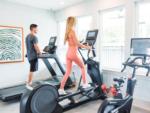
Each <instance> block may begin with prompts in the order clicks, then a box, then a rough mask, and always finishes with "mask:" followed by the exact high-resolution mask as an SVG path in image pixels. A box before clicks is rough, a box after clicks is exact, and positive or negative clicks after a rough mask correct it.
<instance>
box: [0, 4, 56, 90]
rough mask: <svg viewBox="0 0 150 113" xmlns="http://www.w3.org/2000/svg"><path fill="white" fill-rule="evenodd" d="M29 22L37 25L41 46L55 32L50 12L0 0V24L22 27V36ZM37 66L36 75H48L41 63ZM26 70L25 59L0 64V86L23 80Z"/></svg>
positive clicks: (26, 30)
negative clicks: (19, 61)
mask: <svg viewBox="0 0 150 113" xmlns="http://www.w3.org/2000/svg"><path fill="white" fill-rule="evenodd" d="M31 23H36V24H38V25H39V33H38V36H39V43H40V46H41V48H43V47H44V46H45V45H46V44H47V43H48V41H49V38H50V36H51V35H56V33H57V25H56V21H55V19H54V16H53V13H52V12H50V11H47V10H42V9H36V8H32V7H28V6H23V5H19V4H14V3H9V2H5V1H0V25H5V26H19V27H23V29H24V36H26V35H27V34H28V33H29V25H30V24H31ZM25 53H26V52H25ZM39 68H40V71H39V72H38V73H37V74H36V76H37V75H38V76H39V75H41V76H39V77H43V76H45V75H48V71H47V70H45V66H44V65H43V64H42V63H41V64H40V67H39ZM28 70H29V65H28V61H27V60H26V59H25V62H22V63H12V64H0V75H1V77H0V88H3V87H6V86H12V85H15V84H20V83H22V82H25V80H26V78H27V74H28ZM36 78H37V77H36Z"/></svg>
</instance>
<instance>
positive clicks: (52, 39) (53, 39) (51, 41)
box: [49, 37, 57, 45]
mask: <svg viewBox="0 0 150 113" xmlns="http://www.w3.org/2000/svg"><path fill="white" fill-rule="evenodd" d="M56 38H57V37H51V38H50V40H49V45H55V42H56Z"/></svg>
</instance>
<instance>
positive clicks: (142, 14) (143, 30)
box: [137, 2, 150, 37]
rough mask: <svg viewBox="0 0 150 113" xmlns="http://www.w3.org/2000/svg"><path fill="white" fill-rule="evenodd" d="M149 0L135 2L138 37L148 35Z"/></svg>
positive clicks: (149, 19)
mask: <svg viewBox="0 0 150 113" xmlns="http://www.w3.org/2000/svg"><path fill="white" fill-rule="evenodd" d="M149 11H150V2H138V3H137V14H138V17H137V19H138V20H137V21H138V29H137V36H138V37H150V14H149Z"/></svg>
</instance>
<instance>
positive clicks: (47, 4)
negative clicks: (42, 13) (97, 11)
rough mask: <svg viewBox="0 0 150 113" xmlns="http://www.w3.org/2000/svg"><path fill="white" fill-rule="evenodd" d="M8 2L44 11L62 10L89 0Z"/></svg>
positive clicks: (25, 0) (11, 0) (17, 0)
mask: <svg viewBox="0 0 150 113" xmlns="http://www.w3.org/2000/svg"><path fill="white" fill-rule="evenodd" d="M7 1H9V2H14V3H18V4H23V5H28V6H32V7H37V8H42V9H50V10H60V9H62V8H65V7H68V6H71V5H75V4H78V3H80V2H83V1H87V0H7Z"/></svg>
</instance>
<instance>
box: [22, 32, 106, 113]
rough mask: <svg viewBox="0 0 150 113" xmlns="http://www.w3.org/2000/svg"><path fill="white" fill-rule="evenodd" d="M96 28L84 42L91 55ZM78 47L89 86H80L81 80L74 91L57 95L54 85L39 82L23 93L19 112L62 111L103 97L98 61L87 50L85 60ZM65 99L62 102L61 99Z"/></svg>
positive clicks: (60, 112)
mask: <svg viewBox="0 0 150 113" xmlns="http://www.w3.org/2000/svg"><path fill="white" fill-rule="evenodd" d="M97 34H98V30H92V31H89V32H88V33H87V38H86V41H85V43H88V44H89V45H90V46H92V54H93V57H95V56H96V54H95V49H94V44H95V42H96V38H97ZM82 50H84V49H81V48H79V53H80V54H81V56H82V58H83V60H84V63H85V64H86V65H87V68H88V74H89V76H90V77H91V81H92V83H90V85H91V87H89V88H82V87H81V80H80V82H79V87H78V89H77V91H75V92H74V93H72V92H71V93H68V94H67V95H65V96H62V95H59V94H58V90H57V88H56V87H55V86H52V85H50V84H41V85H39V86H37V87H35V88H34V89H33V90H32V91H28V92H26V93H24V95H23V96H22V99H21V102H20V113H63V112H64V111H66V110H70V109H72V108H74V107H77V106H79V105H81V104H84V103H87V102H88V101H92V100H95V99H99V98H102V99H104V98H105V94H104V93H103V92H102V90H101V85H102V82H103V81H102V78H101V76H102V75H101V73H100V70H99V62H96V61H95V60H94V59H93V57H90V55H89V54H90V51H88V53H87V56H88V59H87V60H86V59H85V58H84V56H83V54H82V52H81V51H82ZM65 100H66V101H67V102H65V103H63V101H65Z"/></svg>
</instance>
